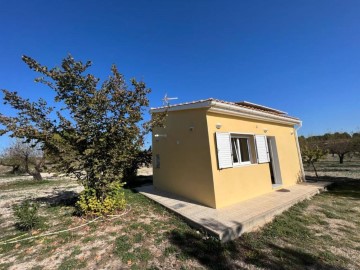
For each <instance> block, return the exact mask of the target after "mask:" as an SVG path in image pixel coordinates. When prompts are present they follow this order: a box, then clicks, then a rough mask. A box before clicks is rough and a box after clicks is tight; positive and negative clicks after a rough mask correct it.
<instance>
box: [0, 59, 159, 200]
mask: <svg viewBox="0 0 360 270" xmlns="http://www.w3.org/2000/svg"><path fill="white" fill-rule="evenodd" d="M22 59H23V61H24V62H25V63H26V64H27V65H28V67H29V68H30V69H32V70H33V71H36V72H38V73H40V74H41V76H40V77H38V78H36V79H35V81H36V82H38V83H42V84H45V85H46V86H48V87H50V88H51V89H52V90H54V91H55V98H54V101H55V104H56V106H49V105H48V102H47V101H46V100H44V99H41V98H40V99H39V100H37V101H30V100H28V99H24V98H22V97H20V96H19V95H18V93H17V92H12V91H8V90H2V92H3V94H4V101H5V104H8V105H10V106H11V107H12V108H13V109H15V110H16V111H17V115H16V116H14V117H12V116H6V115H3V114H1V115H0V124H2V126H3V128H2V129H1V130H0V134H5V133H8V134H9V135H10V136H11V137H16V138H23V139H26V140H28V141H30V140H33V141H35V142H39V143H41V145H42V148H43V150H44V151H46V153H47V154H48V155H49V157H50V158H51V159H52V162H55V163H56V164H57V169H58V170H60V171H62V172H65V173H68V174H74V175H75V176H76V177H77V178H78V180H79V181H80V182H81V183H82V184H84V185H85V186H86V187H89V188H93V189H95V190H96V196H97V197H98V198H100V199H101V198H104V196H106V192H107V189H108V187H109V184H110V183H112V182H114V181H118V182H120V181H121V180H122V176H123V172H124V170H126V169H127V168H129V167H131V166H132V165H133V164H134V159H136V157H138V156H139V151H141V150H142V147H143V145H144V136H145V134H146V133H147V132H149V131H150V129H151V128H152V126H153V125H154V124H156V123H158V122H159V121H160V120H159V119H160V116H159V117H158V118H156V119H152V120H150V121H149V122H144V112H145V109H146V108H147V107H148V105H149V100H148V98H147V95H148V94H149V93H150V89H149V88H147V87H146V85H145V83H144V82H142V81H137V80H135V79H132V80H131V81H130V86H129V85H128V84H127V83H126V81H125V79H124V77H123V75H121V74H120V73H119V71H118V69H117V67H116V66H115V65H113V66H112V67H111V75H110V76H109V77H108V79H107V80H105V81H104V82H103V83H102V84H101V85H100V83H99V82H100V79H98V78H96V77H95V76H94V75H92V74H89V73H88V72H87V71H88V68H89V67H90V66H91V62H90V61H87V62H86V63H83V62H81V61H76V60H75V59H74V58H73V57H72V56H71V55H69V56H67V57H66V58H65V59H64V60H63V61H62V63H61V66H60V67H54V68H48V67H46V66H43V65H41V64H40V63H38V62H37V61H35V60H34V59H32V58H30V57H28V56H23V57H22Z"/></svg>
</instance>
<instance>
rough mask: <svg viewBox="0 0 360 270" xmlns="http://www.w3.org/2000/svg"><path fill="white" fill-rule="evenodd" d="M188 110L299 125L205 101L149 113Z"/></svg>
mask: <svg viewBox="0 0 360 270" xmlns="http://www.w3.org/2000/svg"><path fill="white" fill-rule="evenodd" d="M189 109H207V110H208V111H209V112H215V113H219V114H225V115H233V116H238V117H244V118H250V119H256V120H263V121H267V122H273V123H279V124H285V125H301V123H302V122H301V120H300V119H296V118H290V117H284V116H281V115H275V114H270V113H266V112H261V111H256V110H252V109H248V108H244V107H240V106H237V105H231V104H227V103H222V102H218V101H215V100H206V101H202V102H198V103H191V104H184V105H181V106H173V107H168V108H167V107H162V108H152V109H151V110H150V113H160V112H165V111H169V112H171V111H182V110H189Z"/></svg>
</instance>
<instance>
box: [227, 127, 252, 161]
mask: <svg viewBox="0 0 360 270" xmlns="http://www.w3.org/2000/svg"><path fill="white" fill-rule="evenodd" d="M253 136H254V135H251V134H243V133H230V146H231V160H232V164H233V167H239V166H244V165H253V164H257V163H253V162H252V161H253V153H252V149H251V147H250V141H249V140H250V139H252V138H253ZM233 139H235V140H236V144H237V149H235V151H236V153H237V160H238V162H234V156H233V155H234V151H233ZM240 139H246V146H247V152H248V154H249V157H248V158H249V160H248V161H242V160H243V157H242V155H241V146H240V145H241V144H240Z"/></svg>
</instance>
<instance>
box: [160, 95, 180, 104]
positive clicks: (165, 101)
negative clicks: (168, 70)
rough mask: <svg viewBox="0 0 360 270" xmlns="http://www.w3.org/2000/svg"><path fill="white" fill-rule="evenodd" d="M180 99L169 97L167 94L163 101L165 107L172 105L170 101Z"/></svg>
mask: <svg viewBox="0 0 360 270" xmlns="http://www.w3.org/2000/svg"><path fill="white" fill-rule="evenodd" d="M175 99H178V98H177V97H168V96H167V94H165V96H164V98H163V99H162V101H163V105H166V106H169V105H170V102H169V101H170V100H175Z"/></svg>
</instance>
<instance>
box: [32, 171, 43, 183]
mask: <svg viewBox="0 0 360 270" xmlns="http://www.w3.org/2000/svg"><path fill="white" fill-rule="evenodd" d="M31 176H32V177H33V179H34V180H36V181H42V180H43V178H42V176H41V174H40V172H33V173H32V174H31Z"/></svg>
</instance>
